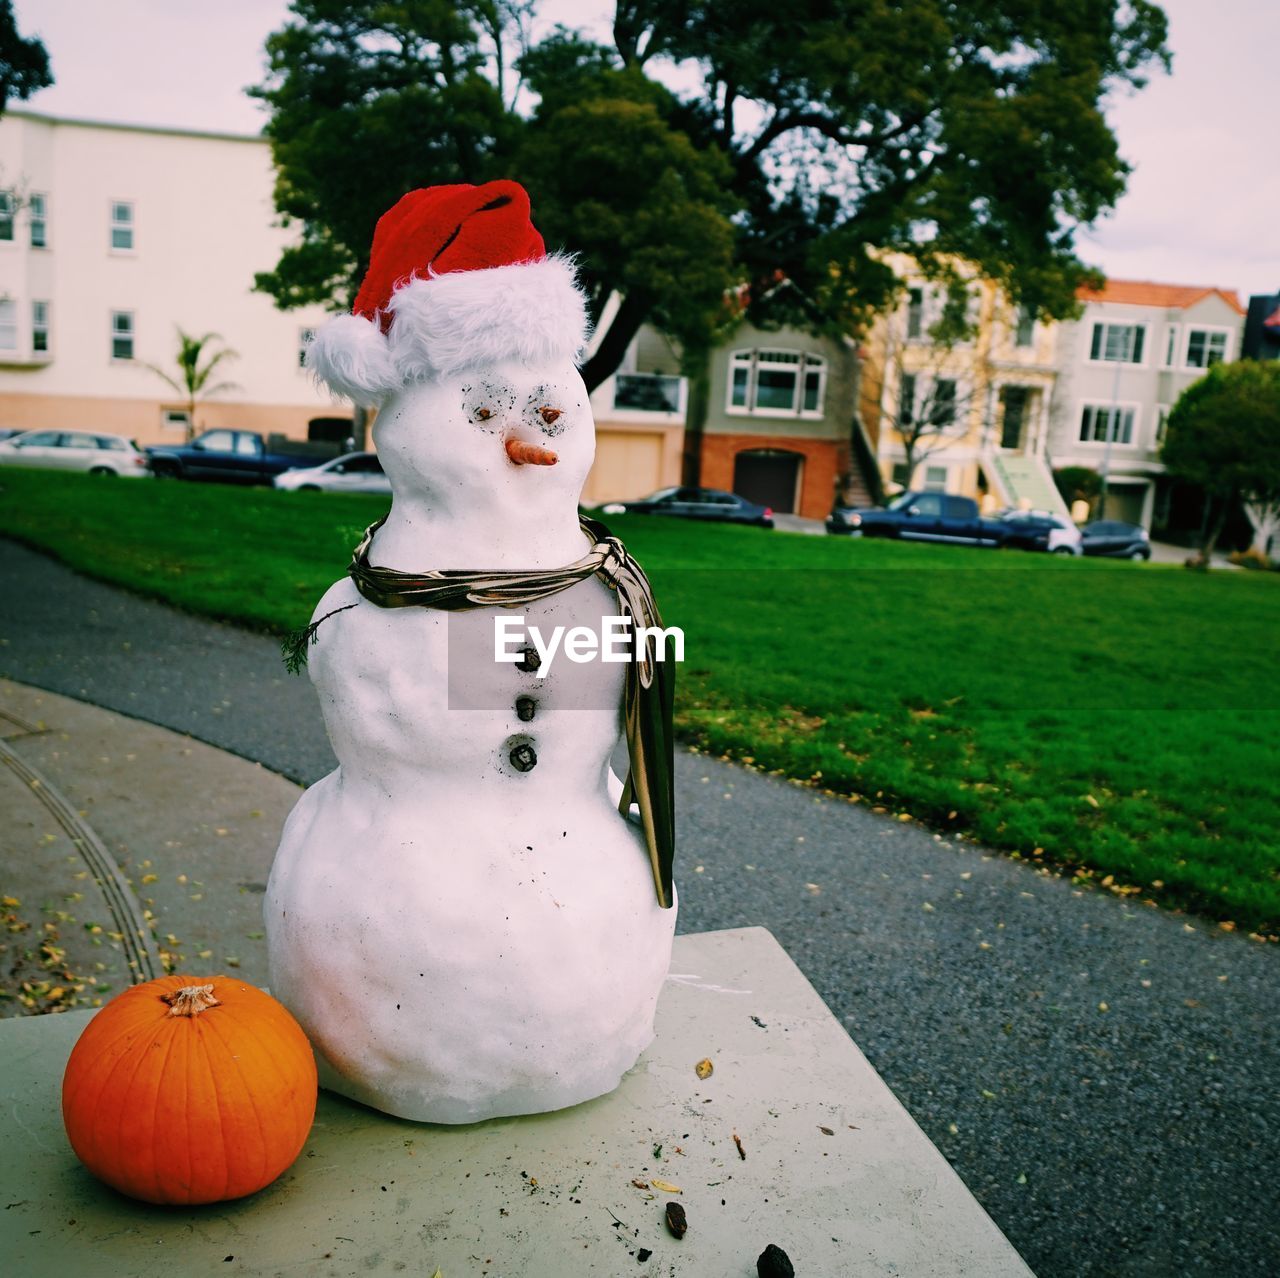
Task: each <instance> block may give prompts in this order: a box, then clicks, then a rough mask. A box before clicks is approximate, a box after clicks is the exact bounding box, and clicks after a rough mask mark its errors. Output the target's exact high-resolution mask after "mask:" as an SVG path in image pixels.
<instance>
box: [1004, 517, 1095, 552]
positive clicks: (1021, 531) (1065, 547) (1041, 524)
mask: <svg viewBox="0 0 1280 1278" xmlns="http://www.w3.org/2000/svg"><path fill="white" fill-rule="evenodd" d="M1000 521H1001V523H1003V524H1004V525H1005V539H1004V544H1005V545H1006V546H1009V547H1011V548H1013V549H1014V550H1044V551H1048V552H1049V554H1051V555H1079V554H1083V553H1084V552H1083V550H1082V549H1081V546H1082V543H1083V541H1084V538H1083V536H1082V535H1081V532H1080V529H1079V528H1077V527H1076V526H1075V524H1073V523H1072V522H1071V520H1069V519H1067V518H1066V517H1065V516H1063V515H1058V514H1055V513H1054V512H1053V511H1051V510H1006V511H1002V512H1001V514H1000Z"/></svg>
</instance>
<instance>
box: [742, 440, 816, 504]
mask: <svg viewBox="0 0 1280 1278" xmlns="http://www.w3.org/2000/svg"><path fill="white" fill-rule="evenodd" d="M803 460H804V459H803V458H802V457H801V456H800V454H799V453H790V452H786V451H784V450H783V449H778V448H757V449H752V450H751V451H749V452H742V453H739V454H738V455H737V457H735V458H734V459H733V491H734V492H735V493H737V494H738V495H739V496H740V497H745V498H746V499H747V500H748V501H754V502H757V503H759V504H760V505H761V506H771V507H772V508H773V509H774V510H776V511H777V512H778V513H779V514H784V515H785V514H790V513H791V512H792V511H794V510H795V508H796V497H797V495H798V493H799V491H800V463H801V462H802V461H803Z"/></svg>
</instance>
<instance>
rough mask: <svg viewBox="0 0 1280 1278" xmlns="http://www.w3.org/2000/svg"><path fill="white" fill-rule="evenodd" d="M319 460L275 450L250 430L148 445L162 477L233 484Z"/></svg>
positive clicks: (265, 480) (153, 467) (152, 465)
mask: <svg viewBox="0 0 1280 1278" xmlns="http://www.w3.org/2000/svg"><path fill="white" fill-rule="evenodd" d="M330 455H331V453H326V454H325V457H328V456H330ZM316 460H317V459H316V457H315V456H314V455H312V454H309V453H304V452H298V453H284V452H272V451H270V450H269V449H268V447H267V444H266V442H265V441H264V440H263V438H262V436H261V435H259V434H256V433H255V432H253V431H249V430H207V431H205V432H204V434H202V435H197V436H196V437H195V439H193V440H192V441H191V442H190V443H189V444H177V445H173V446H170V445H163V444H162V445H156V446H154V447H151V448H148V449H147V468H148V469H149V470H150V471H151V473H152V474H153V475H156V476H157V477H159V478H161V479H218V480H223V481H224V482H226V483H231V484H269V483H270V482H271V481H272V480H273V479H274V478H275V477H276V476H277V475H279V474H281V473H283V472H284V471H286V470H293V469H295V468H296V467H298V466H313V465H315V464H316Z"/></svg>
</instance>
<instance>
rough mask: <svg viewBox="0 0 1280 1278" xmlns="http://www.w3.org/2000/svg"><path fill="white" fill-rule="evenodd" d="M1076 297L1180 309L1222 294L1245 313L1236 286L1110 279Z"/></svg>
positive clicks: (1081, 292)
mask: <svg viewBox="0 0 1280 1278" xmlns="http://www.w3.org/2000/svg"><path fill="white" fill-rule="evenodd" d="M1076 296H1077V297H1078V298H1079V299H1080V300H1081V301H1082V302H1121V303H1124V304H1127V305H1129V306H1160V307H1164V308H1165V309H1167V310H1179V311H1184V310H1186V309H1187V307H1189V306H1194V305H1195V304H1196V303H1197V302H1200V301H1203V300H1204V299H1205V298H1206V297H1220V298H1221V299H1222V300H1223V301H1224V302H1226V304H1227V305H1228V306H1229V307H1231V309H1232V310H1233V311H1235V312H1236V313H1237V314H1238V315H1243V314H1244V307H1243V306H1241V305H1240V298H1239V297H1238V296H1237V295H1236V291H1235V289H1233V288H1214V287H1212V286H1211V285H1208V284H1154V283H1152V282H1151V281H1149V280H1111V279H1109V280H1107V281H1106V282H1105V283H1104V284H1103V286H1102V287H1101V288H1100V289H1093V288H1080V289H1077V290H1076Z"/></svg>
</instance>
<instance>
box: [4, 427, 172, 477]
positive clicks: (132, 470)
mask: <svg viewBox="0 0 1280 1278" xmlns="http://www.w3.org/2000/svg"><path fill="white" fill-rule="evenodd" d="M0 466H41V467H44V468H45V469H47V470H82V471H88V472H89V474H91V475H118V476H121V477H123V478H126V479H141V478H143V477H144V476H147V475H148V474H149V472H148V471H147V459H146V457H145V456H144V455H143V454H142V453H141V452H139V451H138V448H137V446H136V445H135V444H134V443H133V441H132V440H129V439H125V437H124V436H123V435H99V434H98V433H97V432H96V431H93V432H90V431H87V430H28V431H23V432H22V433H21V434H20V435H14V436H12V437H11V438H9V439H3V440H0Z"/></svg>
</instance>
